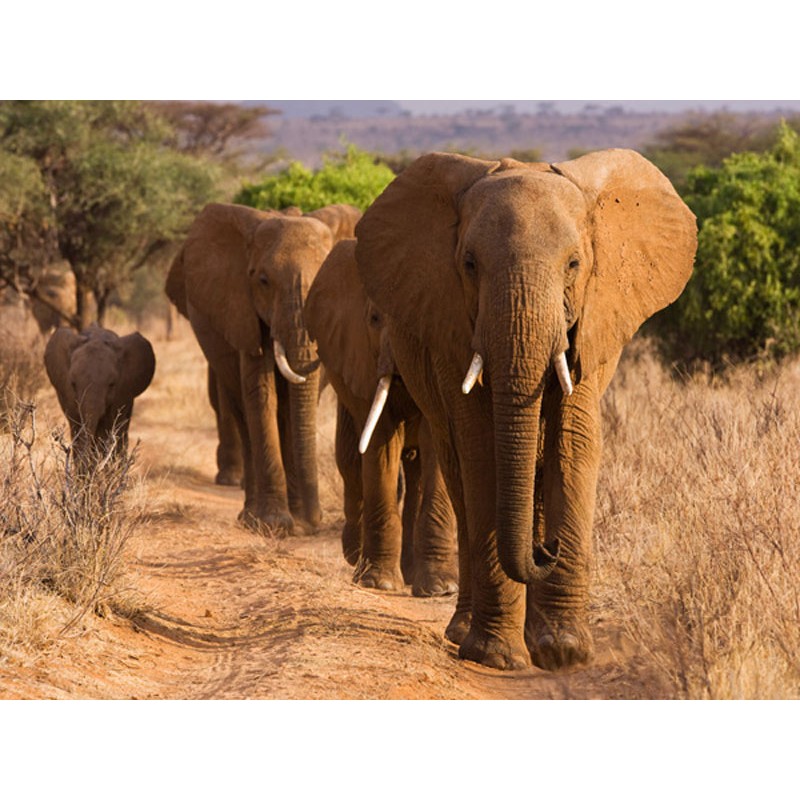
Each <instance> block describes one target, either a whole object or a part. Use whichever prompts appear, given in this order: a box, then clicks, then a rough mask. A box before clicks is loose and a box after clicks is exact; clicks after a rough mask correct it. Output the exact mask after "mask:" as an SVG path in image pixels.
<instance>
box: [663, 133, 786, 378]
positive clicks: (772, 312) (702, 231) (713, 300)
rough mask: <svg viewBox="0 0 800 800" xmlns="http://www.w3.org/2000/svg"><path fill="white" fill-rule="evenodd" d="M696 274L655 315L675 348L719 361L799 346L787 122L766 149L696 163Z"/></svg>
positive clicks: (691, 194) (692, 188) (689, 197)
mask: <svg viewBox="0 0 800 800" xmlns="http://www.w3.org/2000/svg"><path fill="white" fill-rule="evenodd" d="M684 199H685V200H686V202H687V203H688V204H689V206H690V207H691V208H692V210H693V211H694V212H695V214H696V215H697V220H698V228H699V233H698V248H697V257H696V260H695V268H694V273H693V275H692V278H691V280H690V281H689V284H688V285H687V287H686V289H685V290H684V292H683V294H682V295H681V297H680V298H679V299H678V300H677V301H676V303H674V304H673V305H672V306H671V307H670V308H669V309H667V311H666V312H665V313H664V314H663V315H661V316H660V317H659V319H658V321H657V329H658V331H659V332H660V333H661V334H662V336H664V337H665V340H666V345H667V348H668V352H670V354H671V355H673V356H675V355H677V356H678V357H680V358H683V359H686V360H694V359H704V360H707V361H710V362H711V363H712V364H714V365H715V366H722V365H724V364H725V363H729V362H730V361H738V360H742V359H748V358H753V357H763V356H778V357H779V356H782V355H786V354H788V353H793V352H796V351H797V350H798V349H800V137H798V134H797V133H795V132H794V131H793V130H792V129H791V127H789V125H787V124H786V123H782V124H781V125H780V126H779V128H778V132H777V141H776V142H775V144H774V145H773V147H771V148H770V149H769V150H767V151H766V152H764V153H754V152H746V153H737V154H734V155H732V156H730V157H729V158H727V159H725V160H724V161H723V162H722V165H721V166H720V167H697V168H695V169H694V170H692V171H691V172H690V173H689V175H688V192H687V194H686V196H685V198H684Z"/></svg>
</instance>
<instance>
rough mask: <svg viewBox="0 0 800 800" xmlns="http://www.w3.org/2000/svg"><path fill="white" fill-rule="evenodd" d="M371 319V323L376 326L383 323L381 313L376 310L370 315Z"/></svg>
mask: <svg viewBox="0 0 800 800" xmlns="http://www.w3.org/2000/svg"><path fill="white" fill-rule="evenodd" d="M369 321H370V323H371V324H372V325H376V326H377V325H380V323H381V318H380V315H379V314H378V313H377V312H376V311H373V312H372V313H371V314H370V315H369Z"/></svg>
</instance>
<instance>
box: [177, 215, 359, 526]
mask: <svg viewBox="0 0 800 800" xmlns="http://www.w3.org/2000/svg"><path fill="white" fill-rule="evenodd" d="M360 215H361V212H360V211H359V210H358V209H356V208H354V207H352V206H346V205H332V206H326V207H325V208H321V209H319V210H317V211H313V212H311V213H309V214H305V215H300V214H297V213H291V214H282V213H280V212H276V211H258V210H256V209H253V208H249V207H247V206H240V205H233V204H221V203H212V204H210V205H208V206H206V207H205V208H204V209H203V210H202V211H201V212H200V214H199V215H198V216H197V218H196V219H195V221H194V222H193V223H192V226H191V228H190V230H189V234H188V236H187V238H186V241H185V242H184V244H183V246H182V247H181V250H180V251H179V252H178V255H177V256H176V257H175V259H174V261H173V263H172V266H171V267H170V272H169V275H168V277H167V285H166V291H167V295H168V296H169V298H170V300H171V301H172V302H173V303H174V304H175V305H176V307H177V308H178V310H179V311H180V312H181V313H183V314H184V315H185V316H187V317H188V318H189V321H190V322H191V324H192V328H193V330H194V332H195V335H196V337H197V340H198V342H199V343H200V347H201V348H202V350H203V353H204V354H205V356H206V358H207V360H208V363H209V367H210V368H211V370H212V371H213V376H210V381H211V380H213V381H214V386H215V388H216V392H217V400H218V402H219V404H220V406H223V407H224V408H226V409H228V410H229V413H230V414H231V415H232V417H233V419H234V422H235V424H236V428H237V429H238V431H239V435H240V439H241V445H242V449H243V458H242V461H243V465H244V490H245V501H244V508H243V509H242V512H241V514H240V519H241V520H242V521H243V522H244V523H245V524H247V525H249V526H251V527H254V528H259V527H260V526H261V525H266V526H268V527H269V528H270V529H273V530H282V531H286V532H288V531H291V530H292V529H293V528H294V526H295V522H297V523H298V524H299V525H300V526H301V527H303V528H305V529H308V528H311V529H313V528H315V527H316V526H317V525H318V524H319V521H320V519H321V513H320V505H319V492H318V487H317V453H316V430H317V425H316V413H317V399H318V395H319V380H320V377H319V370H318V366H319V360H318V359H317V357H316V348H315V347H314V345H313V343H312V342H311V339H310V337H309V335H308V332H307V331H306V328H305V324H304V322H303V314H302V311H303V304H304V302H305V298H306V294H307V293H308V288H309V286H310V285H311V281H312V280H313V279H314V276H315V275H316V273H317V270H318V269H319V267H320V265H321V264H322V262H323V260H324V259H325V256H327V254H328V252H329V251H330V249H331V248H332V247H333V245H334V244H335V243H336V242H337V241H338V240H339V239H341V238H346V237H352V236H353V230H354V226H355V223H356V222H357V221H358V219H359V217H360ZM226 413H227V412H226Z"/></svg>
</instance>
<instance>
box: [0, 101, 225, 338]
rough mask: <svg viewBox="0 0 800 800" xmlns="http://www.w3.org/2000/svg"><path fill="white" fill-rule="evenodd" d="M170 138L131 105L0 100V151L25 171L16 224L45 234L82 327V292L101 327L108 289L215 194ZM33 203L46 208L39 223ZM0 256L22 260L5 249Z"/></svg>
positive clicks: (207, 175) (160, 123) (196, 162)
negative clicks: (63, 269) (69, 278)
mask: <svg viewBox="0 0 800 800" xmlns="http://www.w3.org/2000/svg"><path fill="white" fill-rule="evenodd" d="M171 136H173V132H172V129H171V127H170V125H169V123H168V122H167V121H166V120H165V119H164V118H163V117H160V116H159V115H157V114H154V113H153V111H152V110H151V109H149V108H148V107H147V106H146V105H145V104H143V103H140V102H135V101H111V102H102V101H5V102H0V152H2V153H3V154H4V158H5V160H6V163H7V164H13V163H16V164H17V165H20V164H23V163H24V164H25V165H26V167H25V170H27V173H26V174H29V178H28V186H29V187H30V197H31V203H30V209H29V211H30V213H27V214H26V215H25V216H24V223H21V222H19V221H18V222H17V223H16V224H17V227H18V228H19V226H20V225H22V228H23V229H34V228H36V226H37V224H39V225H40V226H41V227H40V229H41V230H47V229H48V228H52V230H53V235H54V237H55V241H56V242H57V251H58V254H59V255H60V257H62V258H64V259H65V260H66V261H67V262H68V263H69V265H70V268H71V270H72V271H73V273H74V274H75V280H76V300H77V309H78V310H77V317H78V319H77V322H78V325H79V326H80V327H81V328H82V327H85V326H86V325H88V323H89V322H91V311H90V304H89V303H88V302H87V301H88V297H89V293H90V292H91V293H92V294H94V297H95V300H96V307H97V318H98V321H100V322H102V320H103V315H104V313H105V310H106V307H107V304H108V301H109V298H110V297H111V294H112V292H113V291H114V290H115V289H117V288H118V287H119V286H120V285H121V284H123V283H124V282H125V281H126V280H128V279H129V277H130V275H131V273H132V272H133V271H135V270H136V269H139V268H140V267H141V266H142V265H143V264H145V263H146V262H147V261H148V259H149V258H150V257H151V256H152V255H154V254H155V253H156V252H158V251H159V250H160V249H161V248H163V247H165V246H166V245H167V244H168V243H169V242H170V241H172V240H174V239H175V238H176V237H178V236H180V235H181V234H182V233H183V231H184V230H185V229H186V227H188V225H189V224H190V222H191V220H192V219H193V217H194V216H195V215H196V214H197V212H198V211H199V210H200V208H201V207H202V206H203V205H204V204H205V203H206V202H208V201H209V200H211V199H214V198H215V181H216V178H217V172H216V170H215V168H214V167H213V165H211V164H210V162H208V161H206V160H202V159H199V158H197V157H194V156H191V155H189V154H185V153H179V152H176V151H175V150H174V149H172V148H171V147H169V146H167V145H166V144H165V142H169V140H170V137H171ZM14 159H16V161H14ZM31 165H35V169H36V171H37V172H38V181H37V180H35V179H34V177H33V172H32V166H31ZM34 198H35V201H34ZM42 203H44V204H45V206H49V211H48V213H47V215H46V218H44V219H38V218H37V214H38V215H39V217H41V208H42ZM3 254H4V255H3V258H5V259H6V260H11V261H13V262H14V263H16V264H17V265H19V264H20V263H21V262H20V259H19V256H18V255H15V252H14V251H13V250H11V249H9V248H8V247H7V246H5V247H4V248H3Z"/></svg>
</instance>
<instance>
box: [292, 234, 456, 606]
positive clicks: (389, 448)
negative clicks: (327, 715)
mask: <svg viewBox="0 0 800 800" xmlns="http://www.w3.org/2000/svg"><path fill="white" fill-rule="evenodd" d="M304 316H305V320H306V324H307V326H308V331H309V333H310V334H311V336H312V337H313V338H314V339H315V341H316V343H317V348H318V351H319V356H320V359H321V360H322V364H323V366H324V367H325V374H326V377H327V378H328V380H329V381H330V383H331V385H332V386H333V388H334V390H335V391H336V395H337V421H336V463H337V466H338V468H339V472H340V474H341V476H342V481H343V484H344V513H345V524H344V529H343V532H342V548H343V550H344V555H345V558H346V559H347V560H348V562H349V563H351V564H353V565H354V566H355V567H356V571H355V580H356V581H358V582H359V583H360V584H361V585H363V586H368V587H371V588H375V589H384V590H394V591H397V590H400V589H402V588H403V585H404V583H409V584H411V587H412V593H413V594H414V595H416V596H420V597H422V596H431V595H442V594H452V593H453V592H455V591H456V589H457V586H458V583H457V580H458V566H457V563H456V557H455V547H456V541H455V540H456V534H455V516H454V514H453V510H452V506H451V504H450V499H449V498H448V496H447V489H446V487H445V484H444V479H443V477H442V474H441V471H440V470H439V467H438V462H437V459H436V454H435V451H434V448H433V445H432V442H431V437H430V431H429V428H428V425H427V423H426V422H425V420H424V419H423V417H422V415H421V414H420V411H419V408H417V406H416V404H415V403H414V402H413V400H412V399H411V398H410V396H409V394H408V392H407V391H406V389H405V387H404V386H403V383H402V380H401V379H400V377H399V376H398V375H397V373H396V370H395V367H394V363H393V359H392V355H391V349H390V348H389V346H388V337H387V336H386V332H385V329H384V325H383V323H382V320H381V315H380V312H378V310H377V309H376V308H375V307H374V305H373V304H372V303H370V302H369V299H368V298H367V295H366V293H365V292H364V287H363V285H362V284H361V279H360V278H359V276H358V270H357V268H356V261H355V240H354V239H349V240H346V241H342V242H339V243H338V244H337V245H336V246H335V247H334V248H333V250H331V252H330V254H329V255H328V257H327V258H326V259H325V261H324V263H323V264H322V267H320V270H319V272H318V273H317V277H316V278H315V279H314V282H313V283H312V284H311V289H310V290H309V293H308V300H307V301H306V305H305V309H304ZM373 399H374V400H375V402H373ZM365 427H366V428H367V431H366V434H365V435H363V436H360V434H361V432H362V431H363V430H364V429H365ZM359 439H360V441H359ZM401 463H402V470H403V475H404V477H405V499H404V502H403V511H402V519H401V514H400V510H399V506H398V501H397V486H398V476H399V473H400V468H401Z"/></svg>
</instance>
